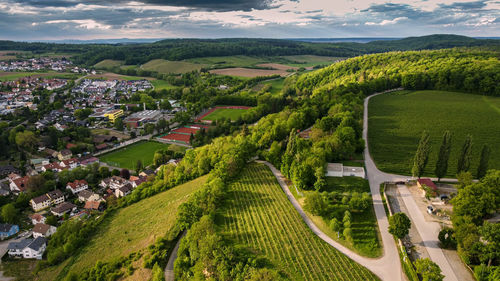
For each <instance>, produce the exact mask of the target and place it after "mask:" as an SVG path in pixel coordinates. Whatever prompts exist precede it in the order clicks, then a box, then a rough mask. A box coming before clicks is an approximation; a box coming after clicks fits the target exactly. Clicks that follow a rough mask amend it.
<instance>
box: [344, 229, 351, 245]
mask: <svg viewBox="0 0 500 281" xmlns="http://www.w3.org/2000/svg"><path fill="white" fill-rule="evenodd" d="M343 235H344V237H345V240H347V241H348V242H349V243H352V242H353V240H352V228H350V227H346V228H344V232H343Z"/></svg>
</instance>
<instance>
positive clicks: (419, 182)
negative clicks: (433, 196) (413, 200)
mask: <svg viewBox="0 0 500 281" xmlns="http://www.w3.org/2000/svg"><path fill="white" fill-rule="evenodd" d="M417 186H418V187H420V188H421V189H422V190H423V192H424V194H425V188H424V186H427V187H428V188H430V189H432V190H434V191H437V186H436V185H435V184H434V182H432V180H431V179H429V178H424V179H418V180H417Z"/></svg>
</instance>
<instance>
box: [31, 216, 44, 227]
mask: <svg viewBox="0 0 500 281" xmlns="http://www.w3.org/2000/svg"><path fill="white" fill-rule="evenodd" d="M30 219H31V223H32V224H33V225H35V224H37V223H45V220H46V218H45V217H44V216H42V215H40V214H33V215H31V216H30Z"/></svg>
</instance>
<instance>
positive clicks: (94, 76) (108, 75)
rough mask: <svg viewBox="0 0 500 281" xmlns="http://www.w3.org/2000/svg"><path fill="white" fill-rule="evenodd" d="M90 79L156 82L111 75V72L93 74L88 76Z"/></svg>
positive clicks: (141, 78)
mask: <svg viewBox="0 0 500 281" xmlns="http://www.w3.org/2000/svg"><path fill="white" fill-rule="evenodd" d="M87 78H88V79H101V80H108V79H109V80H115V79H116V80H126V81H130V80H143V79H147V80H150V81H151V80H154V78H151V77H141V76H129V75H121V74H117V73H111V72H105V73H100V74H92V75H89V76H87Z"/></svg>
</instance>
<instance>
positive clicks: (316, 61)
mask: <svg viewBox="0 0 500 281" xmlns="http://www.w3.org/2000/svg"><path fill="white" fill-rule="evenodd" d="M282 58H284V59H286V60H288V61H290V62H288V63H287V62H284V63H283V64H286V65H290V66H296V67H311V66H315V65H330V64H332V63H334V62H335V61H337V60H342V59H345V58H340V57H324V56H314V55H297V56H283V57H282Z"/></svg>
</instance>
